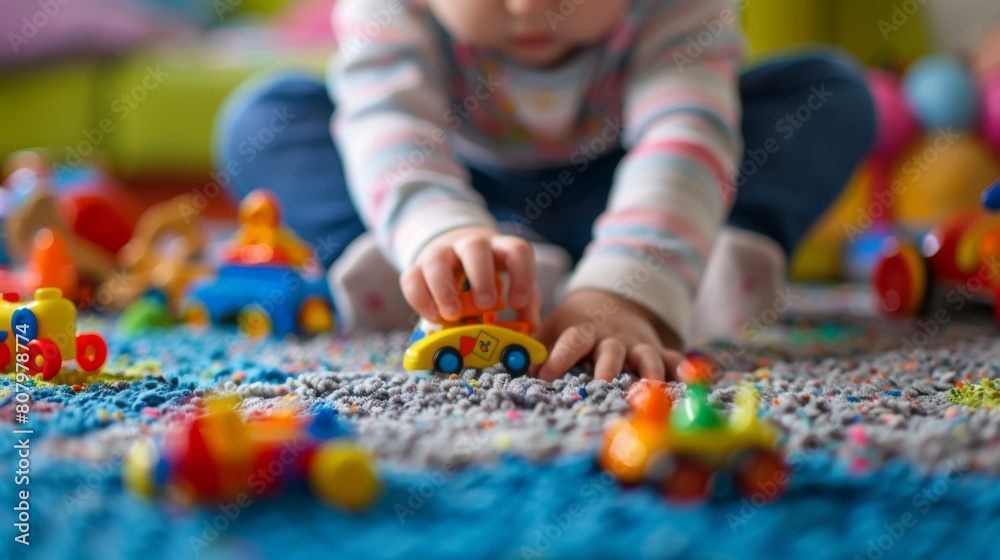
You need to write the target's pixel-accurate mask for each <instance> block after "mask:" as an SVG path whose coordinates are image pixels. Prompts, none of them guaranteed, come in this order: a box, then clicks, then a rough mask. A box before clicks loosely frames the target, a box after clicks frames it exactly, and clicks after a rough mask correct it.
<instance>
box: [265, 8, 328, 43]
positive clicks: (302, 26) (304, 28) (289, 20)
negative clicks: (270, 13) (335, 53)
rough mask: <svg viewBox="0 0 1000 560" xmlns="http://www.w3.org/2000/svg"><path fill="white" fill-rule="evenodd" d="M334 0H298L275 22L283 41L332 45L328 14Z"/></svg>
mask: <svg viewBox="0 0 1000 560" xmlns="http://www.w3.org/2000/svg"><path fill="white" fill-rule="evenodd" d="M335 3H336V0H299V1H298V2H297V3H295V4H293V5H292V6H291V7H290V8H289V9H288V11H287V12H285V14H284V15H283V16H282V17H281V18H280V19H279V20H278V21H277V22H276V29H277V31H278V33H279V35H280V37H281V38H282V40H283V41H287V42H289V43H293V44H299V45H310V46H312V45H331V46H332V45H334V44H335V39H334V36H333V28H332V26H331V23H330V14H331V12H332V11H333V5H334V4H335Z"/></svg>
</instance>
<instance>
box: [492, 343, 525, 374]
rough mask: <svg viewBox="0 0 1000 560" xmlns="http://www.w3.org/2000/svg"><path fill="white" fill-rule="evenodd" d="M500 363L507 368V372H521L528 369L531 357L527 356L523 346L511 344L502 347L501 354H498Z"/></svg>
mask: <svg viewBox="0 0 1000 560" xmlns="http://www.w3.org/2000/svg"><path fill="white" fill-rule="evenodd" d="M500 363H502V364H503V367H505V368H507V373H512V374H514V373H516V374H523V373H525V372H526V371H528V366H530V365H531V358H530V357H529V356H528V351H527V350H525V349H524V346H521V345H520V344H511V345H510V346H508V347H506V348H504V349H503V354H501V355H500Z"/></svg>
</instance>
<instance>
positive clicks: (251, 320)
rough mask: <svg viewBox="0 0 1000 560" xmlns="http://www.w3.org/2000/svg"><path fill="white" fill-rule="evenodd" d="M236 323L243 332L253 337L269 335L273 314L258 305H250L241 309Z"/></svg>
mask: <svg viewBox="0 0 1000 560" xmlns="http://www.w3.org/2000/svg"><path fill="white" fill-rule="evenodd" d="M236 324H237V326H238V327H239V329H240V332H241V333H243V334H245V335H247V336H249V337H253V338H258V337H264V336H267V335H269V334H271V331H272V327H271V316H270V315H268V314H267V311H264V309H263V308H262V307H260V306H257V305H248V306H247V307H244V308H243V309H241V310H240V314H239V315H238V316H237V317H236Z"/></svg>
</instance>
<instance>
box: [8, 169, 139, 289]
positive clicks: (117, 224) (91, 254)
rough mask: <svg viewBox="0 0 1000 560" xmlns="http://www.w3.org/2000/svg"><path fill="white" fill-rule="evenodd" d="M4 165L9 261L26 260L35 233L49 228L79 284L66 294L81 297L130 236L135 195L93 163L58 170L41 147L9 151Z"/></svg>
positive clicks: (22, 262)
mask: <svg viewBox="0 0 1000 560" xmlns="http://www.w3.org/2000/svg"><path fill="white" fill-rule="evenodd" d="M6 170H7V180H6V181H5V183H4V188H5V191H6V192H5V194H4V200H5V204H4V205H3V208H2V212H3V214H2V216H0V221H2V222H3V229H4V233H5V236H4V237H3V239H2V244H3V252H4V253H5V254H6V255H7V260H8V261H9V264H11V265H13V266H15V267H17V266H25V265H27V264H29V262H30V257H31V253H32V247H33V241H34V239H35V236H36V234H37V233H38V231H39V230H42V229H48V230H50V231H51V232H53V234H55V235H56V236H57V237H58V238H59V239H60V240H61V243H62V244H63V245H64V246H65V250H66V254H67V255H68V257H69V260H70V262H71V264H72V266H73V267H75V269H76V270H77V277H78V280H79V282H80V284H81V286H80V287H81V288H83V289H82V290H81V291H79V292H77V290H76V289H75V288H74V290H73V293H72V294H70V292H67V295H71V297H73V298H74V299H76V300H77V301H81V300H83V299H84V298H86V297H87V295H89V294H90V293H91V292H92V290H93V288H94V287H96V286H97V285H99V284H101V283H103V282H105V281H107V280H108V278H109V277H110V276H111V273H112V270H113V269H114V259H115V256H116V255H117V254H118V252H119V251H120V250H121V249H122V247H124V245H125V244H126V243H127V242H128V240H129V239H131V237H132V232H133V229H134V227H135V222H136V220H137V219H138V216H139V208H140V205H139V203H138V201H137V200H136V199H135V197H134V196H133V195H132V193H131V192H130V191H129V190H128V189H127V188H125V187H124V186H122V185H120V184H119V183H117V182H116V181H115V180H114V179H113V178H112V177H111V176H110V175H109V174H107V173H105V172H104V171H103V170H102V169H101V168H100V167H97V166H95V167H79V168H73V169H72V170H71V171H72V172H66V173H62V174H59V176H57V175H56V174H55V173H54V172H53V166H52V162H51V160H50V159H49V157H48V155H47V154H46V153H45V152H44V151H41V150H25V151H21V152H17V153H14V154H12V155H11V156H10V157H9V158H8V160H7V164H6ZM26 295H27V294H24V293H22V296H26Z"/></svg>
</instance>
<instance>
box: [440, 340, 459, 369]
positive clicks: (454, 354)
mask: <svg viewBox="0 0 1000 560" xmlns="http://www.w3.org/2000/svg"><path fill="white" fill-rule="evenodd" d="M434 370H435V371H438V372H440V373H458V372H460V371H462V354H460V353H459V352H458V350H456V349H454V348H452V347H451V346H447V347H445V348H442V349H440V350H438V351H437V352H435V353H434Z"/></svg>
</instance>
